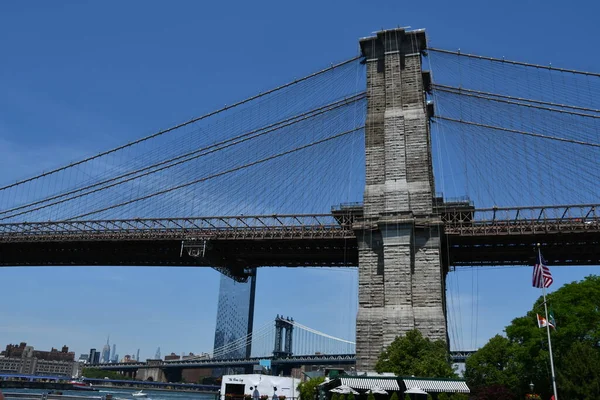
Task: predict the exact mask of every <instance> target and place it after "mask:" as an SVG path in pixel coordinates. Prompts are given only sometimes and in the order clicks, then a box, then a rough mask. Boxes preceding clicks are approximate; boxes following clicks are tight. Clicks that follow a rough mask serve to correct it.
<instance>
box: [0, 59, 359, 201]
mask: <svg viewBox="0 0 600 400" xmlns="http://www.w3.org/2000/svg"><path fill="white" fill-rule="evenodd" d="M360 58H361V56H356V57H353V58H350V59H348V60H346V61H342V62H340V63H337V64H335V65H331V66H329V67H327V68H324V69H322V70H320V71H317V72H314V73H312V74H310V75H306V76H304V77H302V78H300V79H295V80H294V81H291V82H288V83H286V84H283V85H280V86H277V87H275V88H273V89H269V90H267V91H265V92H262V93H259V94H256V95H254V96H251V97H248V98H246V99H244V100H241V101H238V102H236V103H234V104H231V105H228V106H224V107H222V108H219V109H218V110H215V111H212V112H209V113H207V114H204V115H201V116H199V117H195V118H192V119H190V120H189V121H186V122H182V123H180V124H178V125H175V126H173V127H170V128H167V129H163V130H161V131H158V132H156V133H153V134H151V135H148V136H145V137H143V138H140V139H137V140H134V141H132V142H128V143H126V144H124V145H121V146H118V147H114V148H112V149H110V150H106V151H103V152H101V153H98V154H96V155H94V156H91V157H87V158H85V159H83V160H80V161H76V162H72V163H70V164H67V165H65V166H62V167H59V168H55V169H52V170H50V171H48V172H44V173H41V174H39V175H36V176H33V177H30V178H27V179H22V180H19V181H17V182H15V183H12V184H9V185H5V186H2V187H0V191H3V190H6V189H10V188H12V187H15V186H18V185H21V184H23V183H27V182H31V181H34V180H36V179H39V178H43V177H46V176H49V175H52V174H55V173H57V172H60V171H64V170H66V169H68V168H71V167H75V166H77V165H81V164H84V163H86V162H89V161H92V160H94V159H97V158H100V157H102V156H105V155H108V154H111V153H114V152H117V151H119V150H123V149H125V148H128V147H131V146H133V145H136V144H138V143H142V142H145V141H147V140H149V139H153V138H155V137H158V136H161V135H164V134H165V133H169V132H172V131H174V130H177V129H179V128H183V127H185V126H187V125H190V124H193V123H195V122H198V121H201V120H203V119H206V118H208V117H211V116H213V115H217V114H219V113H222V112H224V111H227V110H231V109H233V108H235V107H238V106H241V105H243V104H246V103H249V102H251V101H253V100H256V99H259V98H261V97H264V96H267V95H269V94H272V93H275V92H278V91H280V90H282V89H285V88H287V87H290V86H293V85H296V84H298V83H300V82H303V81H306V80H308V79H310V78H313V77H315V76H319V75H321V74H324V73H326V72H329V71H332V70H334V69H336V68H339V67H341V66H343V65H346V64H349V63H351V62H353V61H356V60H358V59H360Z"/></svg>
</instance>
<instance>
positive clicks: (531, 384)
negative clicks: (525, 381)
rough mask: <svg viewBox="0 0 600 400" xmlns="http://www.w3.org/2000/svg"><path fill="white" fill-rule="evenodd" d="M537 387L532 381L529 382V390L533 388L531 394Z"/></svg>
mask: <svg viewBox="0 0 600 400" xmlns="http://www.w3.org/2000/svg"><path fill="white" fill-rule="evenodd" d="M534 387H535V385H534V384H533V382H531V383H530V384H529V390H531V394H533V388H534Z"/></svg>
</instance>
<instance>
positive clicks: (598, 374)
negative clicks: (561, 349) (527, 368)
mask: <svg viewBox="0 0 600 400" xmlns="http://www.w3.org/2000/svg"><path fill="white" fill-rule="evenodd" d="M557 375H558V377H557V379H558V381H559V382H562V385H561V386H560V393H561V394H568V397H567V398H571V399H590V400H591V399H600V351H599V349H598V346H593V345H592V344H591V343H589V342H588V341H578V342H574V343H573V344H572V345H571V347H570V348H569V350H568V351H567V352H566V353H565V354H564V355H563V357H562V359H561V369H559V370H557ZM565 397H566V396H565Z"/></svg>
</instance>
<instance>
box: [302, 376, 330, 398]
mask: <svg viewBox="0 0 600 400" xmlns="http://www.w3.org/2000/svg"><path fill="white" fill-rule="evenodd" d="M324 381H325V377H324V376H320V377H317V378H312V379H309V380H307V381H305V382H300V384H299V385H298V392H300V399H301V400H314V399H315V398H316V397H317V394H318V393H317V390H318V386H319V385H320V384H321V383H323V382H324Z"/></svg>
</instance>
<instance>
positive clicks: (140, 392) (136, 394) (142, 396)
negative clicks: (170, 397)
mask: <svg viewBox="0 0 600 400" xmlns="http://www.w3.org/2000/svg"><path fill="white" fill-rule="evenodd" d="M132 396H133V397H137V398H138V399H140V398H142V399H144V398H146V397H148V395H147V394H146V393H144V392H143V391H142V390H140V391H139V392H135V393H133V394H132Z"/></svg>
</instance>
